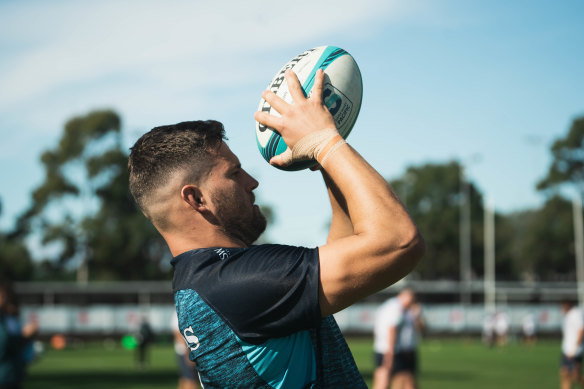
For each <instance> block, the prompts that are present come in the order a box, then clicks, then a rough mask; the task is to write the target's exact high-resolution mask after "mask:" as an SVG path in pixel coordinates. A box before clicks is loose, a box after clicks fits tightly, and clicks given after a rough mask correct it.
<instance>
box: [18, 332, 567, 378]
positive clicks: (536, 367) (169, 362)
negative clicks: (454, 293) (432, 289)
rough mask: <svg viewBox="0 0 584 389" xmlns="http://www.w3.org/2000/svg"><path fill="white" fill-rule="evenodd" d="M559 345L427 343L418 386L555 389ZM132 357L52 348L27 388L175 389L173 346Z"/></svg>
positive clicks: (357, 352) (356, 342) (362, 354)
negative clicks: (142, 363) (142, 359)
mask: <svg viewBox="0 0 584 389" xmlns="http://www.w3.org/2000/svg"><path fill="white" fill-rule="evenodd" d="M349 346H350V347H351V350H352V351H353V355H354V356H355V360H356V361H357V364H358V366H359V369H360V371H361V373H362V374H363V377H365V380H366V381H367V383H368V385H371V377H372V371H373V363H372V358H371V346H372V342H371V340H370V339H349ZM558 353H559V342H558V341H545V342H539V343H538V344H537V345H536V346H534V347H526V346H522V345H519V344H511V345H509V346H507V347H504V348H495V349H487V348H486V347H484V346H483V345H482V344H481V343H480V342H478V341H470V340H469V341H464V340H427V341H425V342H423V343H422V345H421V350H420V365H421V371H420V377H419V378H420V387H421V388H430V389H442V388H444V389H446V388H448V389H457V388H465V389H468V388H471V389H483V388H485V389H486V388H489V389H492V388H496V389H505V388H510V389H511V388H512V389H520V388H556V387H558V386H559V385H558V379H557V376H558V373H557V370H558V360H559V354H558ZM133 357H134V355H133V353H132V352H131V351H128V350H125V349H122V348H121V347H117V348H114V349H105V348H104V347H103V346H102V345H101V344H99V343H94V344H91V345H87V346H85V347H79V348H75V349H67V350H63V351H54V350H48V351H47V352H46V353H45V354H44V355H43V356H42V358H41V359H40V360H38V361H37V362H35V363H34V364H33V365H32V366H31V368H30V371H29V377H28V380H27V383H26V386H25V388H26V389H48V388H50V389H74V388H75V389H78V388H82V389H97V388H108V389H117V388H120V389H121V388H124V389H131V388H135V389H138V388H144V389H150V388H151V389H171V388H175V387H176V366H175V360H174V354H173V349H172V346H171V345H157V346H154V347H152V349H151V354H150V357H151V358H150V361H151V366H150V367H149V368H148V369H146V370H144V371H140V370H138V369H137V368H136V367H135V365H134V360H133Z"/></svg>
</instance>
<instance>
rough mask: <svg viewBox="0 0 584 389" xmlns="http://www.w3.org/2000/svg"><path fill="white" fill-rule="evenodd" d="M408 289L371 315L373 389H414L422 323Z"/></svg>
mask: <svg viewBox="0 0 584 389" xmlns="http://www.w3.org/2000/svg"><path fill="white" fill-rule="evenodd" d="M415 300H416V297H415V294H414V292H413V291H412V290H411V289H404V290H402V291H401V292H400V293H399V294H398V295H397V296H396V297H394V298H391V299H389V300H387V301H386V302H385V303H383V304H382V305H381V306H380V307H379V308H378V309H377V312H376V314H375V327H374V344H373V349H374V357H375V364H376V369H375V372H374V376H373V388H374V389H386V388H387V387H388V386H389V384H390V383H391V385H392V388H403V389H414V388H416V372H417V353H416V348H417V344H418V332H419V331H420V330H421V328H422V325H423V321H422V315H421V310H420V306H419V305H418V304H417V303H416V301H415Z"/></svg>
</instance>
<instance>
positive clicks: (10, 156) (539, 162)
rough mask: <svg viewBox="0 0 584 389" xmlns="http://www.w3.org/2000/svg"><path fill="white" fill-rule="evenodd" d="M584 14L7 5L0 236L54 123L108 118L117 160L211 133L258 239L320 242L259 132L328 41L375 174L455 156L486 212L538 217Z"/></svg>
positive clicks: (323, 207)
mask: <svg viewBox="0 0 584 389" xmlns="http://www.w3.org/2000/svg"><path fill="white" fill-rule="evenodd" d="M583 14H584V2H582V1H580V0H572V1H571V0H564V1H561V2H550V1H543V0H542V1H540V0H530V1H526V0H518V1H504V0H493V1H472V0H434V1H430V0H427V1H426V0H407V1H406V0H399V1H396V0H393V1H392V0H360V1H359V2H355V1H353V0H337V1H335V2H334V3H331V2H321V1H316V0H296V1H294V2H276V1H267V0H249V1H245V2H244V1H214V2H209V1H164V2H160V1H149V0H139V1H138V0H115V1H111V0H100V1H92V2H89V1H85V2H79V1H62V0H61V1H60V0H53V1H51V2H47V1H15V0H14V1H12V0H0V135H1V141H0V183H1V184H0V199H1V200H2V205H3V207H2V208H3V211H2V214H1V215H0V228H2V229H7V228H10V227H11V226H12V225H13V223H14V220H15V218H16V217H17V216H18V215H19V214H20V213H22V212H23V211H24V210H26V209H27V207H28V206H29V205H30V201H31V200H30V198H31V197H30V196H31V191H32V190H33V189H34V188H35V187H36V186H38V185H39V184H40V183H41V182H42V180H43V169H42V165H41V163H40V161H39V156H40V154H41V153H42V151H44V150H46V149H48V148H53V147H55V145H56V143H57V142H58V139H59V137H60V135H61V132H62V129H63V125H64V123H65V122H66V121H67V120H68V119H69V118H71V117H73V116H75V115H84V114H86V113H88V112H90V111H91V110H94V109H103V108H111V109H114V110H115V111H116V112H118V113H119V114H120V116H121V117H122V120H123V131H124V144H125V146H127V147H130V146H131V145H132V144H133V143H134V142H135V140H136V139H137V138H138V137H139V136H140V135H141V134H143V133H144V132H146V131H148V130H149V129H151V128H152V127H155V126H158V125H163V124H171V123H177V122H180V121H185V120H197V119H216V120H220V121H222V122H223V123H224V124H225V127H226V130H227V135H228V137H229V142H228V144H229V146H230V147H231V148H232V149H233V151H234V152H235V153H236V154H237V155H238V156H239V158H240V160H241V162H242V164H243V167H244V168H245V169H246V170H248V171H249V172H250V173H251V174H252V175H254V176H255V177H256V178H257V179H258V181H259V182H260V186H259V188H258V189H257V193H258V196H257V197H258V202H260V203H263V204H268V205H270V206H272V207H273V208H274V210H275V212H276V222H275V224H274V225H273V226H272V227H271V228H270V230H269V231H268V237H269V238H270V239H271V240H272V241H275V242H278V243H287V244H296V245H305V246H316V245H319V244H322V243H323V242H324V240H325V239H326V224H327V218H328V217H330V211H329V208H328V204H327V197H326V193H325V190H324V185H323V184H322V182H321V178H320V177H319V175H318V173H313V172H309V171H302V172H283V171H280V170H277V169H275V168H273V167H271V166H269V165H268V164H267V163H266V162H265V161H264V160H263V158H262V157H261V155H260V154H259V152H258V150H257V147H256V141H255V129H254V124H255V122H254V119H253V113H254V111H255V110H256V109H257V106H258V103H259V100H260V97H261V96H260V95H261V92H262V90H263V89H265V88H266V86H267V85H268V83H269V81H270V80H271V79H272V77H273V76H274V74H275V73H276V72H277V71H278V70H279V69H280V68H281V66H282V65H284V64H285V63H286V62H287V61H288V60H290V59H291V58H292V57H294V56H295V55H297V54H298V53H300V52H302V51H304V50H306V49H309V48H312V47H316V46H322V45H334V46H338V47H342V48H344V49H345V50H347V51H348V52H349V53H351V54H352V55H353V57H354V58H355V60H356V62H357V64H358V65H359V67H360V70H361V73H362V77H363V88H364V89H363V102H362V107H361V112H360V115H359V118H358V119H357V122H356V125H355V127H354V129H353V131H352V133H351V135H350V137H349V139H348V140H349V143H351V144H352V145H353V147H355V148H356V149H357V150H358V151H359V152H360V153H361V154H362V155H363V156H364V157H365V158H366V159H367V160H368V161H369V162H370V163H371V164H372V165H373V166H374V167H375V168H376V169H377V170H378V171H379V172H380V173H381V174H382V175H383V176H384V177H386V178H396V177H398V176H400V175H401V174H402V173H403V172H404V171H405V169H406V167H407V166H410V165H419V164H423V163H428V162H435V163H441V162H446V161H450V160H453V159H456V160H459V161H461V162H462V163H464V164H465V166H466V168H467V175H468V177H469V178H470V180H472V181H473V182H474V183H475V184H476V185H478V187H479V188H480V190H481V191H482V192H483V193H485V194H486V195H487V196H488V197H489V198H490V199H491V200H492V202H493V203H494V206H495V208H496V210H497V211H499V212H512V211H516V210H521V209H526V208H530V207H536V206H538V205H540V204H541V203H542V202H543V200H544V197H543V195H542V194H541V193H538V192H537V191H536V190H535V185H536V183H537V181H538V180H540V179H541V178H543V176H544V175H545V173H546V171H547V169H548V167H549V165H550V162H551V158H550V157H551V156H550V152H549V147H550V145H551V144H552V142H553V141H554V139H556V138H558V137H561V136H563V135H564V134H566V133H567V131H568V129H569V126H570V123H571V121H572V120H573V119H574V118H575V117H577V116H579V115H584V71H583V70H584V23H582V19H581V16H582V15H583ZM35 250H38V251H42V248H41V247H37V248H36V249H35ZM37 254H39V255H42V253H41V252H37Z"/></svg>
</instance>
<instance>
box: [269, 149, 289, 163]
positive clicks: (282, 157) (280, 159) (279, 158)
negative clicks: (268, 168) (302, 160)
mask: <svg viewBox="0 0 584 389" xmlns="http://www.w3.org/2000/svg"><path fill="white" fill-rule="evenodd" d="M290 163H292V150H290V148H289V147H288V148H287V149H286V150H285V151H284V152H283V153H282V154H279V155H276V156H274V157H272V159H270V165H273V166H288V165H290Z"/></svg>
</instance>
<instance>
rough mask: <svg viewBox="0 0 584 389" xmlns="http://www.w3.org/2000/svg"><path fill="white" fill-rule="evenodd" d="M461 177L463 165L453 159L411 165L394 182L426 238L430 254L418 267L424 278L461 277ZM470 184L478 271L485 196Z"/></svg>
mask: <svg viewBox="0 0 584 389" xmlns="http://www.w3.org/2000/svg"><path fill="white" fill-rule="evenodd" d="M460 177H461V165H460V164H459V163H458V162H454V161H453V162H449V163H443V164H425V165H420V166H410V167H408V168H407V170H406V172H405V174H403V175H402V176H401V177H399V178H398V179H395V180H392V181H391V182H390V184H391V185H392V186H393V188H394V189H395V190H396V192H397V194H398V195H399V196H400V198H401V199H402V201H403V202H404V203H405V205H406V208H407V209H408V212H409V213H410V215H411V216H412V218H413V219H414V220H415V221H416V223H417V225H418V228H419V229H420V231H421V233H422V235H423V236H424V240H425V241H426V254H425V256H424V259H423V260H422V261H421V262H420V264H419V265H418V267H417V268H416V273H418V274H419V275H420V276H421V277H422V278H424V279H434V278H449V279H458V278H459V273H460V266H459V258H460V254H459V247H460V240H459V226H460V203H461V201H462V198H463V197H462V194H461V190H460V189H461V185H460ZM469 185H470V201H471V203H470V204H471V234H472V236H471V242H472V246H471V253H472V258H473V263H472V269H473V271H474V273H477V272H478V271H480V270H482V258H483V255H482V247H483V246H482V242H483V225H482V220H483V209H482V196H481V194H480V193H479V192H478V190H477V189H476V187H475V185H474V184H472V183H469ZM477 258H481V261H477ZM479 263H480V264H479Z"/></svg>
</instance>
